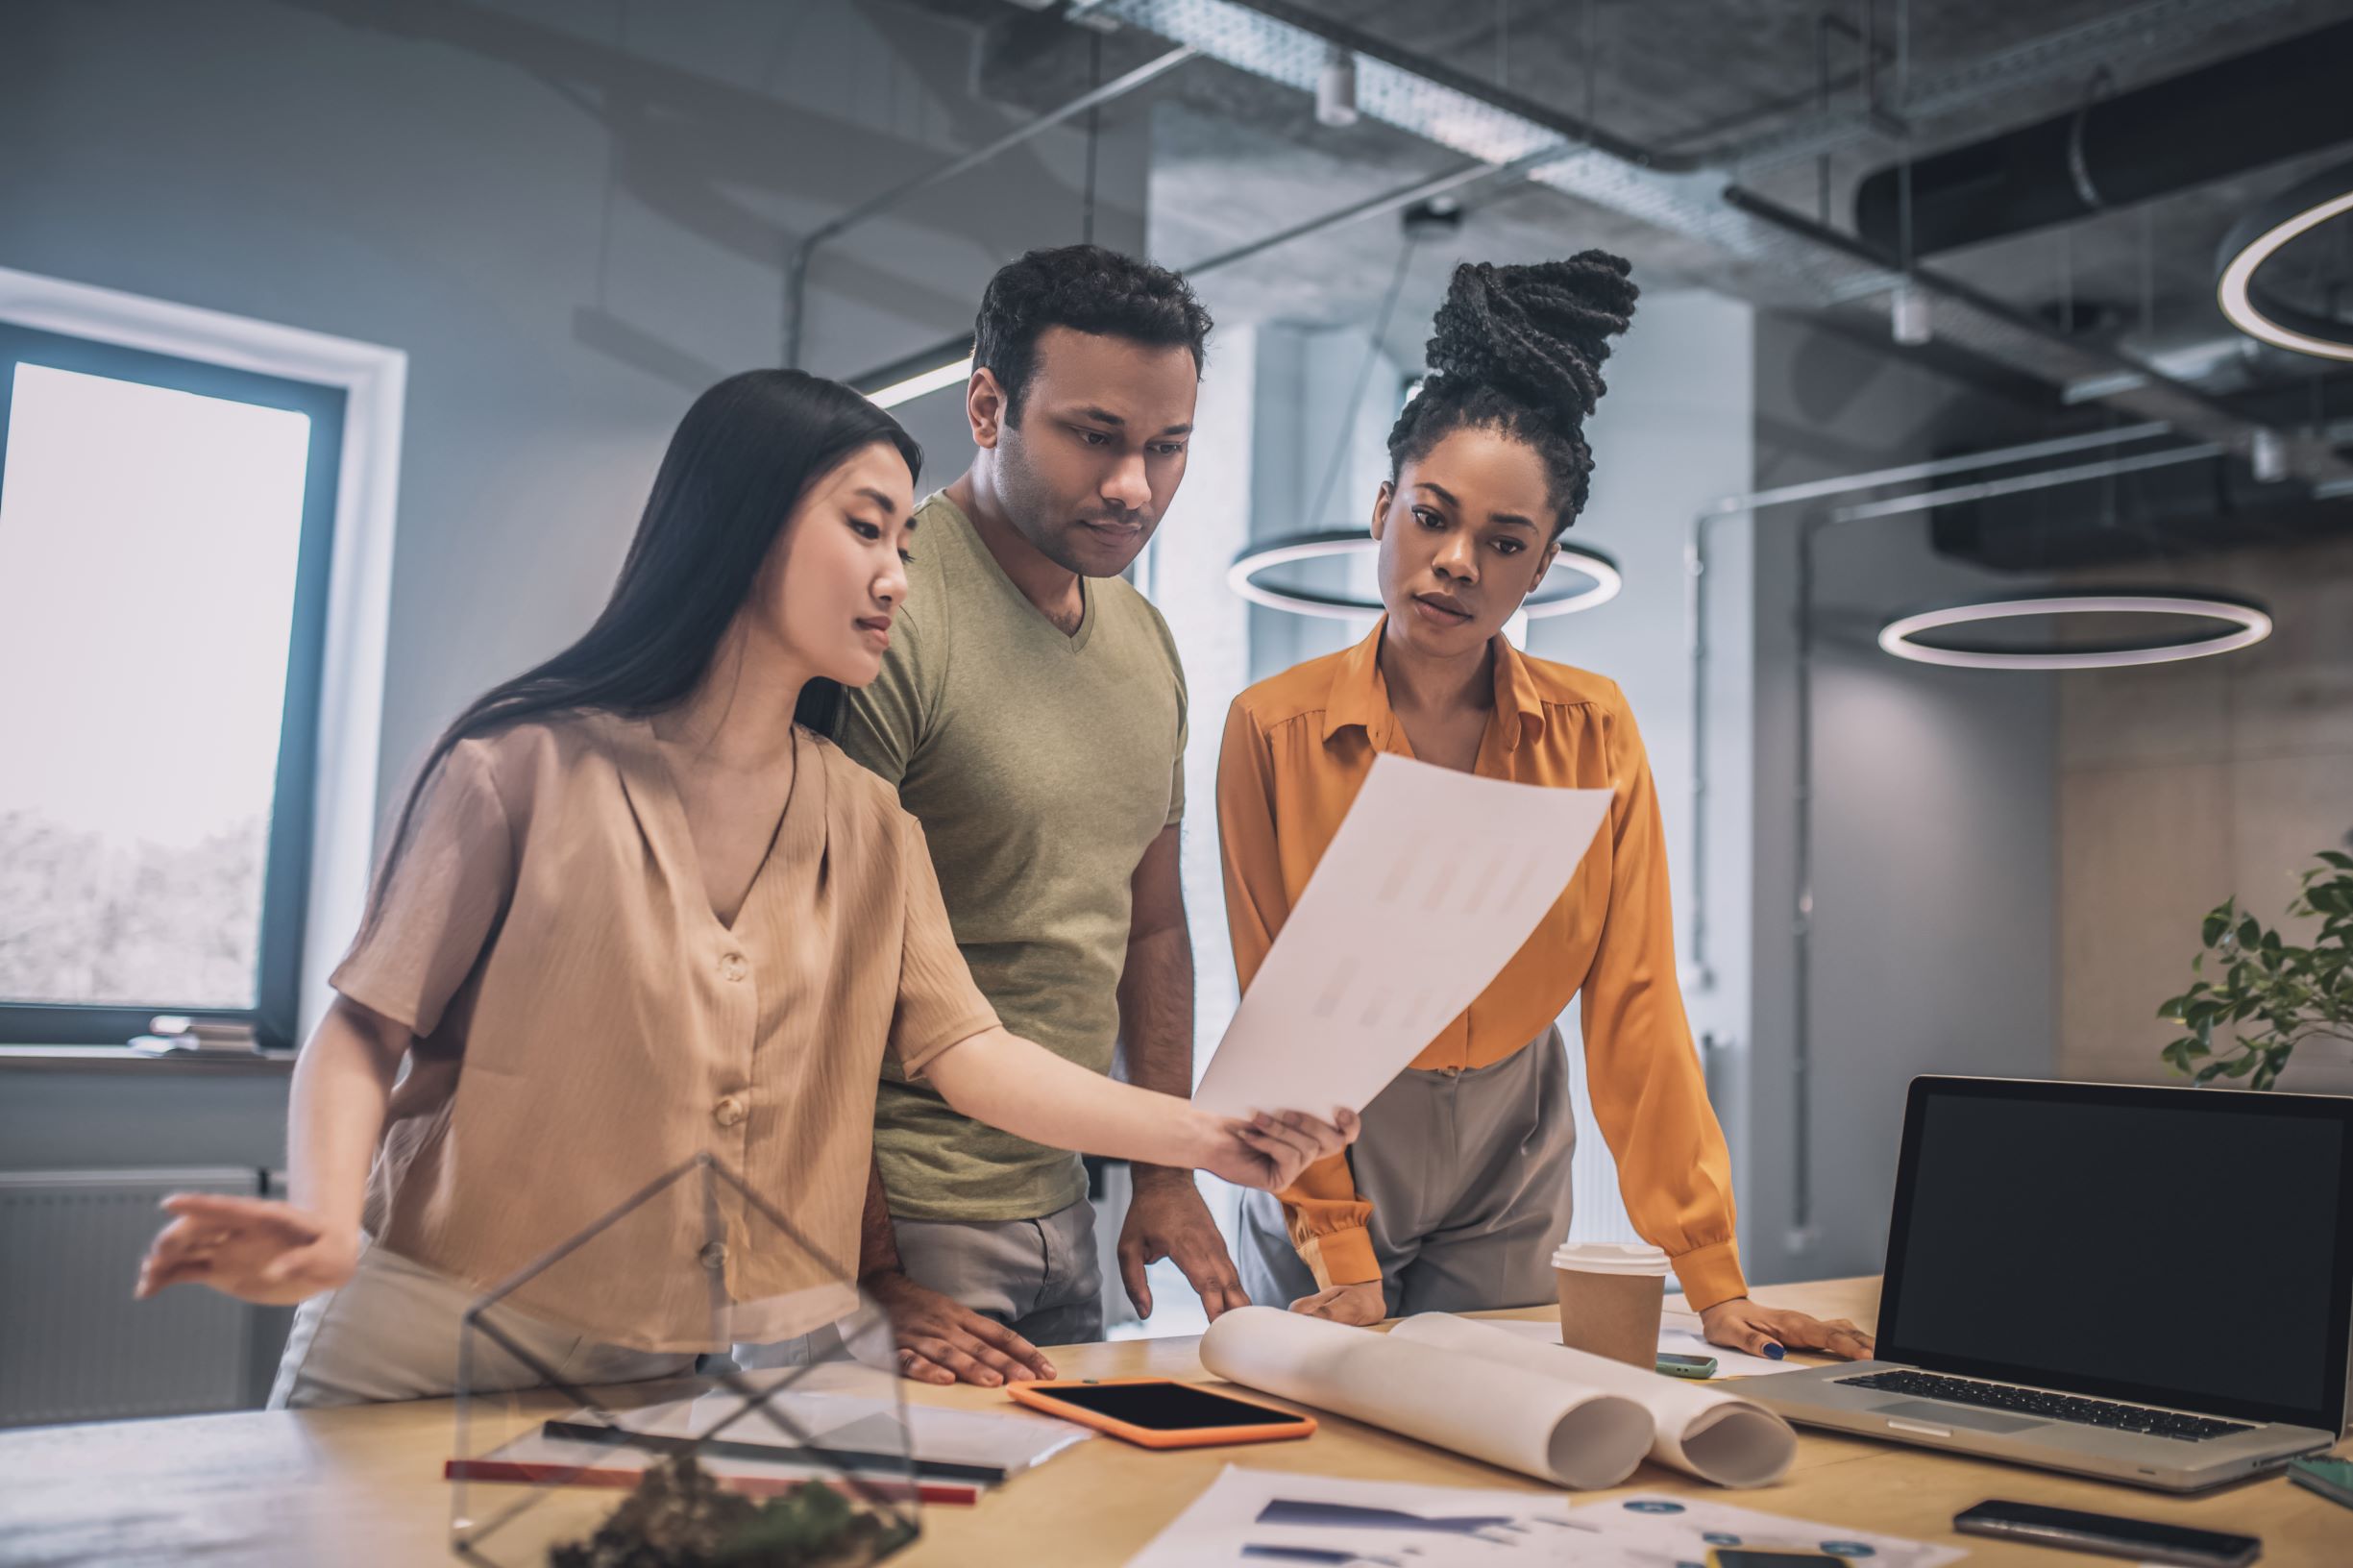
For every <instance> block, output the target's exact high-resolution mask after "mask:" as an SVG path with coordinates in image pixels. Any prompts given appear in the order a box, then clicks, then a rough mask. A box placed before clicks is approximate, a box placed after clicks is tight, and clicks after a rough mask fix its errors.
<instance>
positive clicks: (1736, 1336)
mask: <svg viewBox="0 0 2353 1568" xmlns="http://www.w3.org/2000/svg"><path fill="white" fill-rule="evenodd" d="M1700 1327H1701V1330H1702V1331H1703V1333H1704V1334H1705V1335H1707V1342H1708V1343H1709V1344H1711V1345H1726V1346H1728V1347H1730V1348H1731V1349H1733V1350H1744V1351H1747V1352H1748V1353H1749V1354H1750V1355H1752V1356H1769V1357H1771V1358H1773V1359H1774V1360H1780V1355H1781V1352H1782V1351H1783V1350H1784V1349H1787V1350H1810V1351H1818V1352H1820V1353H1821V1354H1822V1355H1825V1356H1835V1357H1837V1358H1839V1359H1840V1360H1848V1361H1867V1360H1871V1356H1872V1351H1873V1348H1874V1347H1873V1341H1872V1337H1871V1335H1868V1334H1865V1333H1864V1332H1863V1331H1862V1330H1861V1329H1858V1328H1856V1327H1855V1326H1854V1325H1853V1324H1851V1323H1850V1322H1848V1321H1847V1320H1846V1319H1845V1318H1843V1317H1834V1318H1831V1319H1830V1320H1829V1321H1828V1322H1824V1321H1823V1320H1822V1319H1820V1318H1818V1317H1808V1316H1807V1315H1806V1314H1805V1313H1803V1312H1792V1311H1784V1310H1783V1309H1781V1308H1778V1307H1759V1306H1758V1305H1757V1304H1756V1303H1755V1302H1753V1301H1751V1300H1750V1299H1749V1298H1748V1297H1746V1296H1734V1297H1733V1298H1732V1299H1731V1300H1729V1301H1720V1302H1718V1303H1716V1304H1715V1305H1714V1306H1713V1307H1710V1308H1708V1309H1707V1310H1706V1311H1703V1312H1702V1313H1701V1314H1700Z"/></svg>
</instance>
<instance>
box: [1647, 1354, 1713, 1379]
mask: <svg viewBox="0 0 2353 1568" xmlns="http://www.w3.org/2000/svg"><path fill="white" fill-rule="evenodd" d="M1657 1369H1658V1370H1659V1371H1661V1372H1664V1373H1665V1374H1666V1375H1667V1376H1668V1377H1670V1378H1712V1377H1714V1376H1715V1375H1716V1359H1715V1358H1714V1357H1713V1356H1678V1355H1675V1354H1673V1353H1671V1352H1668V1351H1664V1350H1662V1351H1660V1352H1659V1353H1658V1364H1657Z"/></svg>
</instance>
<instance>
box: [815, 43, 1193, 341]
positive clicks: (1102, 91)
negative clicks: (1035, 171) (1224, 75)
mask: <svg viewBox="0 0 2353 1568" xmlns="http://www.w3.org/2000/svg"><path fill="white" fill-rule="evenodd" d="M1192 58H1193V51H1192V50H1191V49H1189V48H1187V47H1184V46H1182V45H1180V46H1178V47H1177V48H1174V49H1171V50H1168V51H1167V52H1166V53H1165V54H1162V55H1159V56H1157V57H1155V58H1154V59H1151V60H1148V61H1144V62H1143V63H1142V64H1141V65H1139V66H1137V67H1136V68H1135V69H1134V70H1132V71H1129V72H1127V73H1126V74H1125V75H1123V76H1118V77H1115V78H1113V79H1112V80H1111V81H1109V82H1106V83H1104V84H1103V85H1102V86H1099V87H1096V88H1094V89H1093V90H1092V91H1090V92H1084V93H1081V94H1080V95H1079V96H1078V97H1076V98H1073V99H1071V100H1070V101H1069V102H1067V103H1066V104H1064V105H1062V106H1061V107H1060V108H1057V109H1053V110H1047V111H1046V112H1045V113H1043V114H1041V115H1039V116H1038V117H1037V118H1036V119H1033V120H1029V121H1027V122H1025V123H1023V124H1021V125H1019V126H1017V127H1015V128H1014V129H1013V130H1011V131H1009V132H1007V133H1006V134H1005V135H1001V136H999V137H997V138H996V140H994V141H993V142H990V143H989V144H988V145H987V146H985V147H976V148H974V149H973V150H972V151H970V152H968V153H966V154H965V155H964V156H963V157H961V158H956V159H950V160H949V161H947V162H945V163H943V164H941V165H940V166H939V167H938V168H935V169H932V170H930V171H928V172H926V173H923V174H919V175H917V176H916V177H915V178H914V179H912V180H909V181H907V182H906V183H905V184H897V185H894V186H892V187H891V188H890V189H889V190H886V191H883V192H881V193H880V194H879V195H876V196H872V197H870V198H869V199H868V200H866V201H864V202H862V203H860V204H859V205H858V206H856V207H853V208H850V209H849V210H848V211H846V212H845V213H843V214H842V215H841V216H839V217H837V218H834V219H832V220H830V221H829V222H826V223H822V224H820V225H819V226H818V227H816V228H815V229H812V230H810V231H809V232H808V233H806V234H804V235H802V236H801V239H800V243H799V244H797V245H796V246H794V247H793V254H792V255H791V256H790V257H786V259H785V264H784V331H783V334H782V337H783V341H782V343H781V344H780V345H779V350H780V352H779V355H778V357H779V358H780V359H781V361H782V362H783V364H784V367H785V368H786V369H787V370H797V369H799V368H800V351H801V327H802V323H803V321H804V320H805V319H806V317H807V314H808V292H809V263H810V262H811V261H812V260H814V259H815V258H816V256H817V251H818V247H819V246H821V245H823V244H825V243H826V242H827V241H829V240H832V239H835V238H837V237H839V236H840V235H841V234H843V233H846V231H848V230H850V229H854V228H856V227H857V226H858V225H859V224H862V223H864V222H866V221H867V220H868V219H870V218H873V217H875V216H877V215H879V214H881V213H883V212H885V211H888V210H889V209H890V208H894V207H896V206H898V205H899V204H900V203H902V202H904V201H906V200H907V199H908V198H909V197H912V196H919V195H920V194H922V193H923V192H924V191H927V190H931V189H934V188H935V187H937V186H940V185H944V184H947V182H949V181H950V180H953V179H955V178H956V177H957V176H958V175H961V174H965V173H967V172H968V171H969V170H972V169H975V168H978V167H979V166H980V165H981V164H983V163H986V162H988V161H989V160H990V159H993V158H996V157H998V156H999V155H1000V154H1003V153H1008V152H1011V151H1012V150H1013V149H1014V148H1016V147H1018V146H1020V145H1021V144H1022V143H1023V142H1026V141H1028V140H1030V139H1031V138H1032V137H1035V136H1037V135H1040V134H1041V133H1042V132H1045V131H1049V130H1052V129H1053V128H1054V127H1055V126H1058V125H1061V124H1063V123H1064V122H1065V121H1066V120H1071V119H1075V118H1077V117H1078V116H1079V115H1081V114H1084V113H1086V112H1087V111H1089V110H1094V109H1100V108H1101V107H1102V106H1103V105H1105V104H1108V103H1110V102H1112V101H1113V100H1114V99H1115V98H1122V97H1125V96H1126V95H1127V94H1129V93H1131V92H1134V91H1135V90H1136V89H1137V88H1138V87H1140V86H1144V85H1145V84H1146V83H1148V82H1154V81H1157V80H1159V79H1160V78H1161V77H1163V76H1164V75H1166V74H1167V73H1168V72H1170V71H1172V70H1174V69H1176V67H1178V66H1179V65H1182V64H1184V63H1185V62H1186V61H1189V60H1190V59H1192Z"/></svg>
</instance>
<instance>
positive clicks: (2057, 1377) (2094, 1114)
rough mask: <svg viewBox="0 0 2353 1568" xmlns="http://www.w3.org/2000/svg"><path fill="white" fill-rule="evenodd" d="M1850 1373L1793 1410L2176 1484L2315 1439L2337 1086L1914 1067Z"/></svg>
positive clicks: (1782, 1398)
mask: <svg viewBox="0 0 2353 1568" xmlns="http://www.w3.org/2000/svg"><path fill="white" fill-rule="evenodd" d="M1878 1328H1879V1333H1878V1345H1877V1350H1878V1355H1879V1360H1875V1361H1865V1362H1852V1363H1845V1364H1841V1365H1837V1366H1826V1367H1817V1368H1813V1369H1810V1370H1808V1371H1804V1372H1790V1373H1783V1374H1780V1375H1778V1376H1775V1377H1769V1378H1756V1379H1752V1380H1751V1381H1749V1382H1745V1383H1743V1384H1741V1389H1740V1391H1741V1393H1742V1395H1743V1396H1744V1397H1746V1398H1748V1399H1752V1400H1753V1401H1755V1402H1756V1403H1757V1404H1759V1405H1762V1406H1764V1407H1766V1408H1767V1409H1773V1410H1777V1411H1779V1412H1780V1413H1781V1414H1782V1415H1784V1416H1786V1417H1788V1418H1789V1419H1790V1420H1792V1421H1797V1422H1802V1423H1803V1424H1805V1425H1808V1426H1817V1427H1831V1428H1835V1429H1837V1430H1838V1431H1841V1432H1851V1433H1864V1434H1867V1435H1870V1436H1875V1437H1886V1438H1891V1439H1893V1440H1895V1441H1897V1442H1904V1443H1918V1444H1921V1445H1923V1446H1924V1447H1928V1448H1944V1449H1954V1450H1957V1451H1959V1452H1962V1453H1966V1454H1975V1455H1982V1456H1984V1457H1986V1458H1996V1459H2008V1460H2012V1461H2015V1462H2017V1463H2020V1464H2032V1465H2040V1466H2042V1467H2044V1468H2046V1469H2051V1470H2068V1471H2073V1472H2075V1473H2077V1474H2080V1475H2087V1476H2099V1477H2102V1478H2105V1479H2107V1480H2110V1481H2121V1482H2131V1483H2133V1484H2135V1485H2140V1486H2152V1487H2156V1488H2159V1489H2161V1490H2165V1491H2176V1492H2186V1491H2195V1490H2197V1489H2199V1488H2201V1487H2206V1486H2214V1485H2218V1484H2220V1483H2221V1482H2228V1481H2236V1480H2240V1479H2242V1478H2243V1477H2245V1476H2248V1475H2250V1474H2253V1473H2256V1472H2259V1471H2264V1470H2268V1469H2272V1468H2275V1467H2277V1466H2280V1465H2283V1464H2285V1463H2286V1462H2287V1461H2288V1460H2289V1459H2290V1458H2293V1457H2294V1456H2296V1455H2298V1454H2306V1453H2310V1452H2312V1451H2314V1450H2316V1449H2321V1448H2326V1447H2328V1446H2330V1445H2331V1444H2333V1443H2335V1442H2336V1441H2337V1438H2338V1436H2339V1434H2340V1433H2341V1432H2342V1431H2343V1430H2344V1425H2345V1403H2346V1396H2347V1384H2346V1361H2347V1343H2348V1339H2349V1338H2353V1097H2341V1096H2337V1095H2320V1094H2280V1093H2260V1094H2258V1093H2252V1092H2247V1091H2243V1090H2212V1089H2142V1088H2127V1087H2123V1086H2120V1085H2109V1084H2056V1083H2029V1082H2019V1081H2012V1080H2004V1079H1989V1078H1918V1079H1915V1080H1913V1083H1912V1090H1911V1098H1910V1102H1909V1104H1908V1105H1907V1106H1906V1108H1905V1112H1904V1119H1903V1154H1902V1158H1901V1160H1900V1164H1899V1165H1898V1168H1897V1175H1896V1207H1895V1215H1894V1223H1893V1226H1892V1228H1891V1229H1890V1231H1889V1233H1888V1237H1887V1278H1886V1284H1885V1287H1884V1289H1883V1291H1882V1293H1881V1296H1880V1299H1879V1324H1878Z"/></svg>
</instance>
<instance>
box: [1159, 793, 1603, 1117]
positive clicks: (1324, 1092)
mask: <svg viewBox="0 0 2353 1568" xmlns="http://www.w3.org/2000/svg"><path fill="white" fill-rule="evenodd" d="M1608 810H1609V792H1608V791H1607V790H1556V789H1546V788H1543V787H1540V786H1537V785H1532V784H1512V783H1507V782H1505V781H1503V780H1501V779H1493V778H1481V777H1479V776H1477V775H1475V774H1471V773H1460V772H1455V771H1453V770H1452V769H1448V768H1436V767H1433V766H1431V765H1430V764H1428V763H1422V762H1414V761H1411V760H1410V759H1409V758H1405V757H1398V756H1387V755H1384V756H1381V757H1377V758H1375V759H1374V761H1373V767H1372V772H1371V773H1370V774H1369V775H1368V776H1367V777H1366V778H1365V780H1364V787H1363V788H1362V789H1361V790H1360V791H1359V792H1358V794H1357V798H1356V802H1355V803H1354V804H1353V805H1352V806H1350V807H1349V810H1348V817H1347V820H1346V821H1343V822H1341V823H1340V830H1339V832H1338V833H1337V834H1336V835H1335V836H1334V837H1333V840H1332V845H1331V847H1330V848H1328V849H1327V850H1325V851H1324V857H1323V859H1322V860H1321V861H1319V862H1318V863H1317V864H1316V868H1315V874H1314V875H1313V876H1312V877H1311V878H1310V879H1309V881H1308V885H1307V888H1306V890H1305V891H1304V892H1303V893H1301V894H1300V895H1299V901H1298V903H1297V905H1296V906H1295V907H1294V908H1293V909H1292V911H1291V913H1290V918H1289V919H1287V921H1286V922H1285V923H1284V926H1283V929H1282V931H1281V932H1280V933H1279V934H1277V936H1276V937H1275V942H1274V946H1273V948H1272V949H1271V950H1270V951H1269V952H1268V953H1267V955H1266V962H1265V964H1264V965H1263V966H1262V967H1261V968H1260V969H1259V972H1258V975H1257V977H1256V978H1255V979H1253V980H1252V981H1251V983H1250V990H1249V992H1248V993H1247V994H1246V995H1244V996H1243V997H1242V1001H1241V1006H1240V1008H1239V1009H1238V1011H1237V1012H1236V1013H1235V1015H1234V1021H1233V1023H1232V1024H1231V1025H1230V1026H1228V1028H1227V1029H1226V1033H1225V1039H1224V1040H1223V1041H1220V1042H1219V1044H1218V1047H1217V1054H1216V1055H1215V1056H1214V1057H1213V1058H1212V1059H1211V1061H1210V1065H1209V1070H1208V1071H1207V1072H1206V1073H1205V1074H1203V1076H1202V1079H1201V1087H1200V1088H1199V1089H1198V1090H1195V1091H1194V1095H1193V1099H1194V1102H1195V1103H1196V1104H1198V1105H1200V1106H1201V1107H1203V1108H1204V1109H1206V1110H1210V1111H1213V1112H1216V1113H1218V1114H1220V1115H1248V1114H1250V1113H1251V1112H1253V1111H1258V1110H1277V1111H1292V1110H1296V1111H1308V1112H1311V1113H1313V1114H1315V1115H1329V1114H1330V1113H1331V1112H1332V1111H1333V1110H1334V1109H1335V1108H1338V1109H1345V1110H1349V1111H1361V1110H1362V1109H1363V1108H1364V1107H1365V1106H1366V1105H1367V1104H1368V1103H1370V1102H1371V1100H1372V1098H1373V1096H1374V1095H1376V1094H1378V1093H1380V1092H1381V1090H1383V1089H1385V1088H1386V1087H1387V1085H1388V1082H1389V1080H1390V1079H1392V1078H1394V1077H1396V1076H1397V1074H1398V1073H1400V1072H1402V1071H1403V1070H1404V1069H1405V1068H1406V1066H1407V1065H1408V1064H1409V1063H1410V1062H1411V1061H1412V1060H1413V1058H1414V1057H1415V1056H1416V1055H1418V1054H1419V1053H1420V1051H1421V1050H1422V1048H1423V1047H1424V1046H1425V1045H1428V1044H1429V1043H1430V1041H1432V1040H1434V1039H1435V1038H1436V1037H1437V1035H1438V1032H1439V1031H1440V1030H1442V1029H1444V1028H1445V1027H1446V1025H1447V1024H1448V1023H1449V1022H1450V1021H1451V1020H1452V1019H1453V1018H1454V1017H1456V1015H1458V1014H1459V1013H1460V1012H1461V1011H1462V1010H1463V1009H1464V1008H1466V1007H1468V1006H1470V1005H1471V1003H1472V1002H1473V1001H1474V1000H1476V999H1477V997H1478V995H1479V993H1480V992H1482V991H1484V990H1485V989H1486V987H1487V985H1488V983H1489V982H1490V981H1492V980H1493V979H1494V978H1495V977H1496V975H1498V974H1499V973H1501V972H1502V971H1503V968H1504V966H1505V964H1507V962H1509V961H1510V958H1511V955H1512V954H1513V953H1515V952H1517V951H1518V950H1519V949H1520V947H1521V945H1522V944H1523V943H1526V942H1527V941H1528V938H1529V935H1530V934H1531V933H1532V932H1533V931H1534V930H1535V928H1536V925H1537V922H1538V921H1540V920H1542V919H1543V918H1544V912H1545V911H1546V910H1548V909H1550V908H1552V907H1553V904H1554V903H1555V901H1556V900H1557V899H1558V898H1559V896H1560V894H1561V891H1562V890H1563V889H1564V888H1566V887H1567V886H1568V885H1569V878H1570V877H1571V876H1572V875H1574V874H1575V873H1576V870H1577V863H1578V862H1579V861H1580V860H1581V859H1582V858H1583V856H1584V853H1585V849H1586V846H1587V845H1590V844H1591V843H1592V842H1593V835H1594V832H1595V830H1596V829H1597V828H1599V827H1600V826H1601V823H1602V821H1603V819H1604V818H1605V817H1606V816H1607V814H1608Z"/></svg>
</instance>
